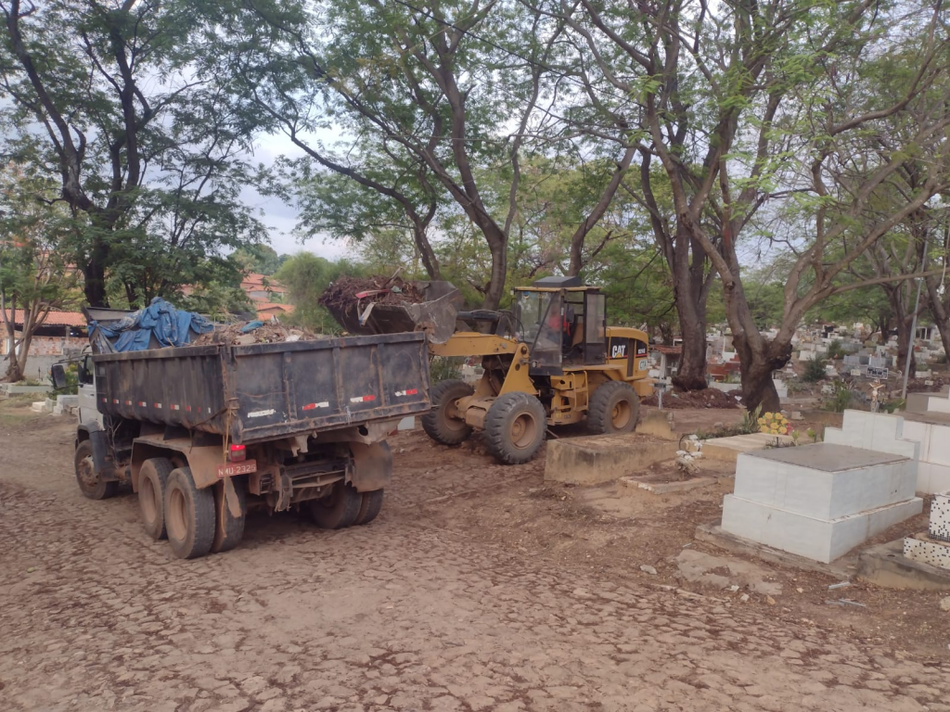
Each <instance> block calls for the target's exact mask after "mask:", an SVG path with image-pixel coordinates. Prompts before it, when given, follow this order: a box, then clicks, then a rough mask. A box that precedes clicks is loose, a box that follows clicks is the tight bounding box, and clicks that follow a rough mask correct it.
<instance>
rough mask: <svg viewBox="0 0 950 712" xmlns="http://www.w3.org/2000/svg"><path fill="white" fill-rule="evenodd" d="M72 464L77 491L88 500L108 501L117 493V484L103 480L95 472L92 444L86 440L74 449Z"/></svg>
mask: <svg viewBox="0 0 950 712" xmlns="http://www.w3.org/2000/svg"><path fill="white" fill-rule="evenodd" d="M73 464H74V465H75V468H76V482H77V483H78V484H79V491H80V492H82V493H83V495H85V496H86V497H88V498H89V499H109V497H115V496H116V494H117V493H118V492H119V483H118V482H115V481H110V480H105V479H103V477H102V475H101V474H99V473H98V472H97V471H96V463H95V461H94V460H93V457H92V443H91V442H89V441H88V440H83V441H82V442H81V443H79V445H78V446H77V447H76V455H75V456H74V458H73Z"/></svg>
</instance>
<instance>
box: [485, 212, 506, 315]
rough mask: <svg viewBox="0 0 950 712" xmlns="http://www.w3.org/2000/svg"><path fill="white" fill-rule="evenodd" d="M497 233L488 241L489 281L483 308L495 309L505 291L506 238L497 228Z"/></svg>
mask: <svg viewBox="0 0 950 712" xmlns="http://www.w3.org/2000/svg"><path fill="white" fill-rule="evenodd" d="M497 233H498V235H497V236H496V237H495V239H493V240H489V241H488V246H489V248H490V249H491V281H490V282H489V283H488V289H487V290H485V299H484V301H483V302H482V308H483V309H492V310H493V309H497V308H498V305H499V304H500V303H501V297H502V295H503V294H504V292H505V278H506V277H507V273H508V240H507V239H506V238H505V236H504V235H503V234H502V233H501V231H500V230H497Z"/></svg>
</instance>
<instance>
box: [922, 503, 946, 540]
mask: <svg viewBox="0 0 950 712" xmlns="http://www.w3.org/2000/svg"><path fill="white" fill-rule="evenodd" d="M927 533H928V534H930V537H931V538H932V539H938V540H940V541H945V542H950V495H947V494H938V495H935V496H934V498H933V502H931V504H930V526H928V527H927Z"/></svg>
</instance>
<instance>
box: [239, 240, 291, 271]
mask: <svg viewBox="0 0 950 712" xmlns="http://www.w3.org/2000/svg"><path fill="white" fill-rule="evenodd" d="M230 259H231V260H232V261H234V262H236V263H237V265H238V267H239V268H240V270H241V271H242V272H245V273H248V272H253V273H255V274H263V275H265V276H270V275H272V274H274V273H275V272H276V271H277V270H278V269H280V266H281V265H282V264H283V263H284V262H286V261H287V260H288V259H290V257H289V255H278V254H277V250H275V249H274V248H273V247H271V246H270V245H265V244H263V243H254V244H250V245H246V246H242V247H239V248H238V249H236V250H235V251H234V252H232V253H231V255H230Z"/></svg>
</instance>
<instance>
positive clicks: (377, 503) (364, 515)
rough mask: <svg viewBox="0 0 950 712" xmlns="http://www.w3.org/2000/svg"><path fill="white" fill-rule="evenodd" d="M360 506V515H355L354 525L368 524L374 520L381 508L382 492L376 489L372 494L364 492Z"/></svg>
mask: <svg viewBox="0 0 950 712" xmlns="http://www.w3.org/2000/svg"><path fill="white" fill-rule="evenodd" d="M361 497H362V498H363V501H362V504H361V505H360V513H359V514H357V515H356V521H355V522H353V523H354V524H369V523H370V522H371V521H373V520H374V519H376V516H377V515H378V514H379V510H381V509H382V508H383V490H381V489H378V490H376V491H374V492H364V493H363V494H362V495H361Z"/></svg>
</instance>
